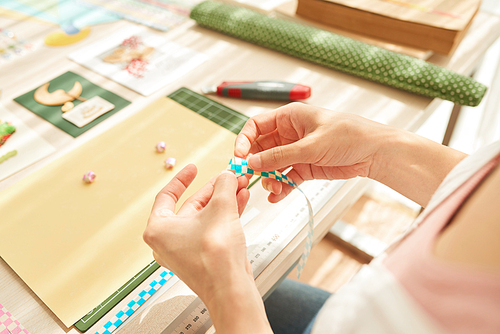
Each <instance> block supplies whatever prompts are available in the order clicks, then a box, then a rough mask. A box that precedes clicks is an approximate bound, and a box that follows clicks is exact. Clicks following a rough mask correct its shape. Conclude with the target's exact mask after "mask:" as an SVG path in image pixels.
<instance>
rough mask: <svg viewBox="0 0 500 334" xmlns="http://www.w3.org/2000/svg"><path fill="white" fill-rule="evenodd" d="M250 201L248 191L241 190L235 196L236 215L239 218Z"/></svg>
mask: <svg viewBox="0 0 500 334" xmlns="http://www.w3.org/2000/svg"><path fill="white" fill-rule="evenodd" d="M249 199H250V191H248V189H246V188H243V189H241V190H240V191H239V192H238V194H237V195H236V202H237V203H238V215H239V216H240V217H241V215H242V214H243V211H244V210H245V208H246V206H247V203H248V200H249Z"/></svg>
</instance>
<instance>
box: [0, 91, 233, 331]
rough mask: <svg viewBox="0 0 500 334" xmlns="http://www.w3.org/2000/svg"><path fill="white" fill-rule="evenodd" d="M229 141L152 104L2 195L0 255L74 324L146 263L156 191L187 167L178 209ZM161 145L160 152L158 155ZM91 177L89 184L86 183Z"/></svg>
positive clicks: (190, 117) (215, 169) (171, 108)
mask: <svg viewBox="0 0 500 334" xmlns="http://www.w3.org/2000/svg"><path fill="white" fill-rule="evenodd" d="M235 138H236V135H235V134H234V133H232V132H231V131H229V130H227V129H225V128H223V127H221V126H219V125H217V124H215V123H213V122H212V121H210V120H208V119H206V118H205V117H203V116H201V115H198V114H197V113H196V112H194V111H191V110H189V109H187V108H186V107H183V106H181V105H180V104H178V103H176V102H174V101H172V100H170V99H168V98H166V97H164V98H161V99H159V100H157V101H156V102H154V103H153V104H151V105H149V106H148V107H146V108H145V109H143V110H142V111H140V112H138V113H137V114H135V115H133V116H132V117H130V118H128V119H126V120H125V121H123V122H122V123H120V124H118V125H116V126H115V127H113V128H112V129H110V130H108V131H107V132H105V133H103V134H101V135H99V136H98V137H96V138H94V139H92V140H90V141H89V142H87V143H85V144H83V145H82V146H81V147H78V148H76V149H75V150H74V151H72V152H70V153H68V154H66V155H65V156H63V157H61V158H59V159H57V160H56V161H54V162H52V163H51V164H49V165H47V166H45V167H44V168H42V169H40V170H39V171H37V172H35V173H33V174H31V175H30V176H28V177H27V178H25V179H23V180H21V181H20V182H18V183H16V185H15V187H10V188H7V189H6V190H4V191H3V192H2V196H0V212H1V213H2V224H0V256H2V258H3V259H4V260H5V261H6V262H7V263H8V264H9V266H11V268H12V269H13V270H14V271H15V272H16V273H17V274H18V275H19V276H20V277H21V278H22V279H23V280H24V281H25V282H26V283H27V284H28V286H29V287H30V288H31V289H32V290H33V291H34V292H35V293H36V294H37V295H38V296H39V297H40V299H41V300H42V301H43V302H44V303H45V304H46V305H47V306H48V307H49V308H50V309H51V310H52V311H53V312H54V313H55V314H56V316H57V317H58V318H59V319H60V320H61V321H62V322H63V323H64V324H65V325H66V326H70V325H72V324H73V323H75V322H76V321H78V320H79V319H80V318H82V317H83V316H84V315H85V314H87V313H88V312H89V311H90V310H92V309H93V308H94V307H95V306H96V305H99V304H100V303H101V302H102V301H103V300H105V299H106V298H107V297H109V296H110V295H111V294H112V293H114V292H115V291H116V290H117V289H118V288H120V287H121V286H122V285H123V284H125V283H126V282H127V281H128V280H129V279H130V277H133V276H134V275H136V274H137V273H138V272H139V271H141V270H142V269H143V268H144V267H146V266H147V265H148V264H149V263H151V261H152V260H153V258H152V254H151V250H150V248H149V247H148V246H147V245H146V244H145V243H144V241H143V240H142V233H143V231H144V227H145V225H146V222H147V219H148V217H149V213H150V210H151V207H152V204H153V202H154V198H155V196H156V194H157V193H158V192H159V190H160V189H161V188H163V187H164V186H165V185H166V184H167V182H168V181H169V180H170V179H171V178H172V177H173V176H174V175H175V174H176V173H177V172H178V171H179V170H180V169H181V168H182V167H184V166H185V165H187V164H188V163H194V164H195V165H196V166H197V167H198V176H197V178H196V179H195V181H194V182H193V185H192V186H191V187H190V188H189V189H188V191H187V193H186V194H185V195H184V196H183V197H182V198H181V201H184V200H185V199H186V198H187V196H189V195H191V194H193V193H194V192H195V191H196V190H198V189H199V188H201V187H202V186H203V185H204V184H205V183H206V182H207V181H208V180H209V179H210V178H212V177H214V176H216V175H217V174H218V173H219V172H220V171H222V170H224V169H225V167H226V165H227V161H229V159H230V158H231V157H232V156H233V146H234V140H235ZM159 141H165V143H166V150H165V152H164V153H158V152H157V151H156V149H155V146H156V144H157V143H158V142H159ZM168 157H174V158H176V159H177V164H176V166H175V167H174V168H173V170H167V169H166V168H165V167H164V161H165V160H166V159H167V158H168ZM89 170H92V171H93V172H94V173H95V174H96V179H95V181H94V182H93V183H91V184H86V183H84V182H83V181H82V176H83V174H84V173H86V172H87V171H89ZM27 203H29V205H27ZM4 222H5V223H4ZM186 237H187V238H189V236H186ZM19 245H22V252H21V251H19Z"/></svg>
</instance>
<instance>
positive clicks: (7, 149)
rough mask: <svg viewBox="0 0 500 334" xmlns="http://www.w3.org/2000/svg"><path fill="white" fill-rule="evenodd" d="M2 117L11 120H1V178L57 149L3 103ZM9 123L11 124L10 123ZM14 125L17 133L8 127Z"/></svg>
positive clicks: (1, 107)
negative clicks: (2, 158)
mask: <svg viewBox="0 0 500 334" xmlns="http://www.w3.org/2000/svg"><path fill="white" fill-rule="evenodd" d="M34 103H36V102H34ZM59 112H60V111H59ZM0 119H1V120H4V121H6V120H8V121H9V122H4V123H2V122H1V121H0V128H3V130H0V132H2V131H3V134H0V142H2V141H3V145H0V146H1V147H0V157H3V156H5V158H4V160H3V161H4V162H3V163H2V167H1V168H0V180H3V179H5V178H7V177H9V176H10V175H12V174H14V173H17V172H18V171H20V170H21V169H23V168H25V167H27V166H29V165H31V164H32V163H34V162H36V161H38V160H40V159H42V158H44V157H46V156H47V155H48V154H50V153H53V152H54V151H55V150H56V149H55V148H54V146H52V145H50V144H49V143H48V142H47V141H46V140H45V139H43V138H42V137H41V136H40V135H38V134H37V133H36V132H35V131H34V130H32V129H31V128H30V127H28V126H27V125H26V124H24V122H23V121H22V120H21V119H19V118H18V117H17V116H16V115H15V114H13V113H11V112H10V111H9V110H8V109H6V108H5V107H4V106H3V105H2V104H1V103H0ZM8 123H11V124H10V125H8ZM14 125H15V133H13V132H11V131H12V129H8V128H10V127H11V126H14ZM9 133H10V134H9ZM5 136H8V138H9V139H8V140H6V139H5V138H6V137H5ZM2 138H3V140H2ZM13 151H16V152H17V153H16V155H14V153H13ZM14 156H15V158H13V159H9V160H7V157H9V158H11V157H14ZM0 197H1V196H0Z"/></svg>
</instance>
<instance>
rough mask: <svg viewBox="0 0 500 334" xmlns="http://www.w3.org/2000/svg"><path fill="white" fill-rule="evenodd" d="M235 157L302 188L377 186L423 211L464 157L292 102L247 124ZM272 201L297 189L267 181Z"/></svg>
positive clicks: (407, 134)
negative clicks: (317, 182) (322, 182)
mask: <svg viewBox="0 0 500 334" xmlns="http://www.w3.org/2000/svg"><path fill="white" fill-rule="evenodd" d="M234 154H235V155H236V156H238V157H241V158H247V159H248V166H249V167H250V168H252V169H254V170H255V171H261V172H262V171H272V170H279V171H284V170H286V169H288V168H290V167H291V169H290V170H289V172H288V173H287V176H289V177H290V178H291V179H292V180H293V181H295V183H297V184H301V183H302V182H304V181H305V180H312V179H328V180H334V179H349V178H353V177H356V176H363V177H369V178H371V179H374V180H376V181H379V182H381V183H383V184H385V185H387V186H389V187H391V188H392V189H394V190H396V191H398V192H399V193H401V194H403V195H405V196H406V197H408V198H410V199H411V200H413V201H415V202H417V203H418V204H420V205H422V206H425V205H426V204H427V202H428V201H429V199H430V197H431V196H432V194H433V193H434V191H435V190H436V188H437V187H438V185H439V184H440V183H441V181H442V180H443V179H444V177H445V176H446V175H447V174H448V172H449V171H450V170H451V169H452V168H453V167H454V166H455V165H456V164H457V163H458V162H459V161H460V160H461V159H463V158H464V157H465V156H466V155H465V154H463V153H461V152H458V151H455V150H453V149H450V148H448V147H446V146H442V145H440V144H438V143H435V142H433V141H431V140H428V139H426V138H423V137H420V136H417V135H415V134H413V133H410V132H408V131H404V130H402V129H398V128H394V127H391V126H387V125H384V124H380V123H377V122H374V121H371V120H368V119H366V118H363V117H361V116H357V115H354V114H349V113H340V112H335V111H331V110H326V109H322V108H318V107H313V106H309V105H305V104H302V103H291V104H288V105H286V106H284V107H281V108H279V109H276V110H274V111H272V112H269V113H265V114H261V115H257V116H255V117H252V118H251V119H249V120H248V121H247V123H246V124H245V126H244V127H243V129H242V130H241V132H240V134H239V135H238V137H237V138H236V144H235V149H234ZM262 183H263V186H264V188H266V189H267V190H269V191H270V192H271V194H270V195H269V201H270V202H273V203H274V202H278V201H280V200H281V199H283V198H284V197H285V196H287V195H288V194H289V193H290V192H291V191H292V190H293V187H292V186H290V185H286V184H282V183H281V182H279V181H276V180H273V179H268V178H263V179H262Z"/></svg>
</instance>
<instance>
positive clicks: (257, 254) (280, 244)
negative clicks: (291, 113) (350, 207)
mask: <svg viewBox="0 0 500 334" xmlns="http://www.w3.org/2000/svg"><path fill="white" fill-rule="evenodd" d="M343 184H344V181H324V180H314V181H308V182H307V183H305V184H303V185H302V186H301V189H302V191H303V192H304V193H305V194H306V195H307V197H308V198H309V201H310V202H311V205H312V207H313V210H314V212H318V211H319V210H320V209H321V208H322V207H323V206H324V205H325V204H326V202H328V200H329V199H330V198H331V197H332V196H333V195H334V194H335V193H336V192H337V191H338V190H339V189H340V187H341V186H342V185H343ZM308 220H309V213H308V209H307V204H306V201H305V199H304V198H303V197H302V196H298V197H297V198H296V199H294V200H293V201H292V203H290V204H289V205H288V206H287V207H286V208H285V209H284V210H283V211H282V212H281V213H280V214H279V215H278V216H277V217H276V218H275V219H274V220H273V221H272V222H271V224H270V225H269V226H268V227H267V228H265V229H264V230H263V231H262V233H261V234H259V236H258V237H257V238H256V239H255V240H254V241H252V242H251V243H250V244H249V245H248V247H247V249H248V250H247V257H248V260H249V261H250V264H251V265H252V272H253V276H254V278H256V277H257V276H259V275H260V273H262V271H263V270H264V269H265V268H266V267H267V266H268V265H269V263H271V261H272V260H273V259H274V258H275V257H276V256H277V255H278V254H279V253H280V252H281V251H282V250H283V248H284V247H285V246H286V245H287V244H288V243H289V242H290V241H291V240H292V239H293V238H294V237H295V236H296V235H297V233H299V231H300V230H302V229H303V228H304V226H305V225H306V224H307V222H308ZM211 325H212V321H211V319H210V315H209V314H208V309H207V308H206V306H205V305H204V304H203V302H202V301H201V299H199V298H196V299H195V300H194V301H193V302H192V303H191V304H190V305H189V306H188V308H186V310H184V311H183V312H182V313H181V314H180V315H179V316H178V317H177V318H176V319H175V320H174V321H173V322H172V323H171V324H170V325H169V326H168V327H167V328H166V329H165V330H163V332H162V333H161V334H203V333H205V332H206V331H207V330H208V328H210V326H211Z"/></svg>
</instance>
